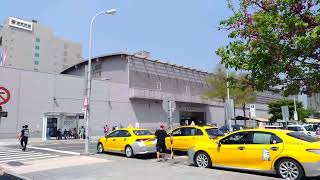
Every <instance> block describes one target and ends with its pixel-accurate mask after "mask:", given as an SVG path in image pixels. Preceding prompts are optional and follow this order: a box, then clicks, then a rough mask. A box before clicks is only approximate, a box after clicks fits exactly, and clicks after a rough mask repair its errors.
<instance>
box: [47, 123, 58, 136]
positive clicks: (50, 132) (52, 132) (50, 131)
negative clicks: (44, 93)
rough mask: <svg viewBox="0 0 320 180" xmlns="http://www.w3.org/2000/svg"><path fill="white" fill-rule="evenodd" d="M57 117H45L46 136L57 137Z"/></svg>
mask: <svg viewBox="0 0 320 180" xmlns="http://www.w3.org/2000/svg"><path fill="white" fill-rule="evenodd" d="M57 131H58V118H48V119H47V137H57Z"/></svg>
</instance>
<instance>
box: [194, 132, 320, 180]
mask: <svg viewBox="0 0 320 180" xmlns="http://www.w3.org/2000/svg"><path fill="white" fill-rule="evenodd" d="M319 141H320V139H318V138H315V137H312V136H308V135H305V134H303V133H300V132H293V131H287V130H273V129H272V130H271V129H250V130H241V131H237V132H233V133H231V134H229V135H227V136H225V137H223V138H222V139H220V140H217V141H215V142H211V143H197V144H196V145H195V147H194V148H192V149H191V150H189V152H188V156H189V162H190V163H192V164H195V165H196V166H198V167H202V168H207V167H211V166H215V167H224V168H231V169H240V170H251V171H258V172H270V173H276V174H277V175H278V176H280V177H282V178H284V179H290V180H301V179H303V178H304V177H305V176H307V177H314V176H319V175H320V143H319Z"/></svg>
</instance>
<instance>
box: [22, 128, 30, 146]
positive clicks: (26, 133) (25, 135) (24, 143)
mask: <svg viewBox="0 0 320 180" xmlns="http://www.w3.org/2000/svg"><path fill="white" fill-rule="evenodd" d="M28 136H29V129H28V125H25V126H24V127H23V129H22V130H21V135H20V140H21V142H22V143H21V145H22V151H26V148H27V144H28Z"/></svg>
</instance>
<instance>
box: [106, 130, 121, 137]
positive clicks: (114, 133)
mask: <svg viewBox="0 0 320 180" xmlns="http://www.w3.org/2000/svg"><path fill="white" fill-rule="evenodd" d="M118 134H119V131H113V132H111V133H110V134H108V137H117V136H118Z"/></svg>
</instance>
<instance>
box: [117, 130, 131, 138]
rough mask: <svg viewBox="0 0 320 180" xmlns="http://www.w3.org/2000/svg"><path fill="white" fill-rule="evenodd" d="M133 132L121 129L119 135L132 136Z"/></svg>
mask: <svg viewBox="0 0 320 180" xmlns="http://www.w3.org/2000/svg"><path fill="white" fill-rule="evenodd" d="M130 136H131V134H130V133H129V132H128V131H126V130H120V131H119V134H118V136H117V137H130Z"/></svg>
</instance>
